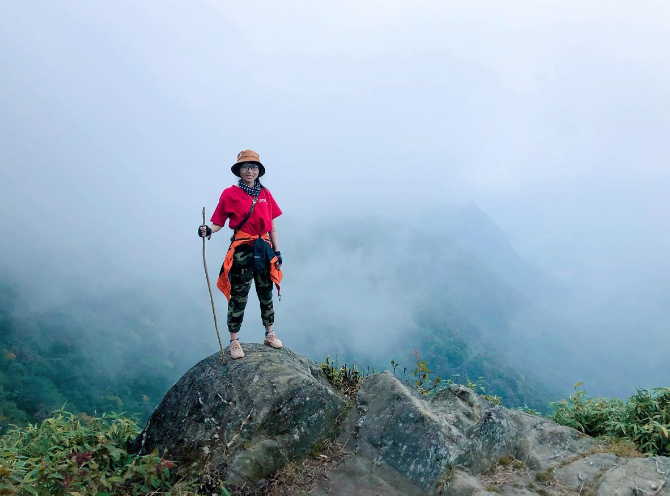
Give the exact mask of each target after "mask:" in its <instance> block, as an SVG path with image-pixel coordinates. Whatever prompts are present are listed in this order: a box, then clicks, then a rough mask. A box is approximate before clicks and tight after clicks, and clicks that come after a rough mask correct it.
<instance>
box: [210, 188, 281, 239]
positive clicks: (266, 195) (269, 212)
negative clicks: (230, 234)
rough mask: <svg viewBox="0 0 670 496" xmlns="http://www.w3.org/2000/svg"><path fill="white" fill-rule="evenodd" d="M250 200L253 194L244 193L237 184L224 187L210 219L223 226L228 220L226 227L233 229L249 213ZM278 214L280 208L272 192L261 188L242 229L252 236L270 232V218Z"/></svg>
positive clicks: (251, 200) (279, 213)
mask: <svg viewBox="0 0 670 496" xmlns="http://www.w3.org/2000/svg"><path fill="white" fill-rule="evenodd" d="M252 202H253V196H251V195H249V194H247V193H245V192H244V191H243V190H242V188H240V187H239V186H231V187H230V188H226V189H224V190H223V193H221V198H219V204H218V205H217V206H216V209H215V210H214V214H213V215H212V219H211V221H212V222H213V223H214V224H218V225H219V226H223V225H224V224H225V223H226V220H229V222H228V227H230V228H231V229H235V228H237V226H238V225H240V222H242V221H243V220H244V218H245V217H246V216H247V214H248V213H249V210H250V209H251V203H252ZM280 215H281V209H280V208H279V206H278V205H277V202H275V199H274V198H272V194H271V193H270V191H269V190H267V189H265V188H263V189H262V190H261V194H260V195H259V196H258V201H257V202H256V206H255V207H254V211H253V213H252V214H251V216H250V217H249V219H248V220H247V221H246V222H245V224H244V226H242V230H243V231H244V232H245V233H247V234H251V235H252V236H258V235H261V234H263V233H266V232H270V231H272V219H276V218H277V217H279V216H280Z"/></svg>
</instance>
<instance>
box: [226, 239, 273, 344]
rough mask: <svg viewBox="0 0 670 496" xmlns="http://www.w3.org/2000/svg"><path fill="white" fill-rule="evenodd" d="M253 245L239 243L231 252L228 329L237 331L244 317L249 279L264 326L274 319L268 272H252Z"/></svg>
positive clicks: (269, 324) (249, 286)
mask: <svg viewBox="0 0 670 496" xmlns="http://www.w3.org/2000/svg"><path fill="white" fill-rule="evenodd" d="M253 261H254V247H253V245H240V246H238V247H237V248H236V249H235V253H234V254H233V266H232V267H231V268H230V284H231V290H230V301H229V302H228V331H229V332H238V331H239V330H240V327H241V326H242V320H243V319H244V309H245V307H246V306H247V300H248V299H249V290H250V289H251V280H252V279H253V280H254V284H255V286H256V294H257V295H258V300H259V301H260V304H261V319H262V320H263V325H264V326H265V327H268V326H271V325H272V324H273V323H274V321H275V309H274V306H273V305H272V280H271V279H270V272H269V271H267V270H266V271H265V272H263V273H262V274H254V271H253V268H252V267H253Z"/></svg>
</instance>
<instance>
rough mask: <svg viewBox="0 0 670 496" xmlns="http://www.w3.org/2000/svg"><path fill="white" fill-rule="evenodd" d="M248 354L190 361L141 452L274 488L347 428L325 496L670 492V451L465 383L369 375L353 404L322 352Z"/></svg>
mask: <svg viewBox="0 0 670 496" xmlns="http://www.w3.org/2000/svg"><path fill="white" fill-rule="evenodd" d="M245 351H246V353H247V356H246V358H244V359H242V360H235V361H232V360H229V361H228V363H227V364H226V365H222V363H221V356H220V354H218V353H217V354H215V355H212V356H211V357H209V358H207V359H205V360H203V361H202V362H200V363H198V364H197V365H196V366H195V367H193V368H192V369H191V370H189V371H188V372H187V373H186V374H185V375H184V376H183V377H182V378H181V379H180V380H179V382H178V383H177V384H175V386H174V387H173V388H172V389H171V390H170V391H169V392H168V394H167V395H166V396H165V398H164V399H163V401H162V403H161V404H160V405H159V406H158V408H157V409H156V410H155V411H154V413H153V415H152V416H151V418H150V419H149V422H148V423H147V426H146V427H145V429H144V430H143V431H142V433H141V434H140V436H139V437H138V438H137V439H136V440H135V441H134V443H133V445H132V447H131V450H132V451H134V452H135V453H142V454H144V453H148V452H151V451H153V450H154V449H156V448H158V449H159V450H161V451H162V450H167V457H168V458H170V459H172V460H175V461H178V462H181V464H180V466H181V467H182V470H184V471H188V470H194V472H196V473H200V474H205V479H206V480H214V481H216V480H224V479H225V480H227V481H228V482H229V483H230V484H232V487H231V486H230V485H229V486H228V487H229V488H230V489H231V490H232V493H233V494H238V492H237V491H235V489H234V487H235V486H236V487H240V486H246V488H245V491H246V492H244V491H243V492H242V493H243V494H252V493H253V494H265V493H264V492H258V491H256V489H258V488H261V487H268V485H267V484H265V483H264V482H262V480H263V479H264V478H267V477H268V476H269V475H270V474H272V473H274V472H276V471H278V470H279V469H281V468H282V467H284V466H285V465H286V464H288V463H290V462H291V461H293V460H300V459H302V458H305V457H307V456H309V455H310V454H318V450H319V448H320V446H321V445H322V443H323V442H324V441H325V440H326V439H332V438H334V437H335V436H336V435H337V436H339V437H338V438H337V439H338V440H339V442H340V443H341V444H342V445H344V446H345V447H346V448H347V450H348V452H349V456H347V457H346V459H345V460H344V461H343V462H342V463H340V464H339V465H338V466H336V467H335V468H334V469H329V470H330V471H329V473H328V476H327V478H326V479H325V480H323V481H321V482H320V483H319V484H318V485H317V486H316V487H313V486H312V487H310V488H309V493H310V494H311V495H313V496H326V495H328V494H342V495H346V496H376V495H380V494H384V495H388V496H424V495H425V496H434V495H435V496H436V495H443V496H447V495H450V496H485V495H486V494H491V493H492V492H495V493H498V494H503V495H507V496H539V495H544V496H564V495H566V494H580V495H586V494H591V495H594V494H596V495H597V496H611V495H621V496H623V495H635V496H648V495H654V494H655V495H658V496H670V489H669V488H668V484H666V481H667V477H668V474H670V459H668V458H665V457H655V458H647V459H641V458H623V457H620V456H618V455H616V454H614V453H608V452H607V446H605V445H601V444H600V443H598V442H597V441H596V440H594V439H592V438H590V437H589V436H585V435H584V434H581V433H579V432H578V431H576V430H574V429H571V428H569V427H564V426H560V425H557V424H555V423H553V422H550V421H548V420H546V419H544V418H541V417H537V416H534V415H529V414H526V413H524V412H521V411H518V410H510V409H506V408H503V407H501V406H497V405H494V404H492V403H490V402H488V401H487V400H486V399H484V398H482V397H481V396H479V395H477V394H475V393H474V392H473V391H472V390H470V389H468V388H466V387H464V386H460V385H457V384H451V385H449V386H448V387H447V388H445V389H444V390H442V391H440V392H439V393H437V394H436V395H435V396H434V397H432V398H426V397H425V396H422V395H420V394H419V393H418V392H417V391H415V390H414V389H413V388H411V387H408V386H407V385H406V384H405V383H403V382H402V381H400V380H398V379H397V378H395V377H394V376H393V375H392V374H391V373H389V372H383V373H379V374H373V375H370V376H368V377H366V378H365V380H364V381H363V384H362V386H361V389H360V391H359V392H358V394H357V396H356V399H355V402H354V404H353V406H352V407H351V408H350V409H349V406H348V405H347V402H346V401H345V400H344V399H343V398H342V397H341V396H340V395H339V394H337V393H336V392H335V391H334V390H333V389H332V388H331V387H330V385H329V384H328V383H327V382H326V380H325V379H324V378H323V376H322V374H321V371H320V369H319V367H318V366H317V365H316V364H315V363H314V362H311V361H309V360H307V359H306V358H304V357H302V356H300V355H298V354H296V353H294V352H292V351H291V350H288V349H286V348H284V349H281V350H274V349H272V348H268V347H265V346H262V345H253V344H252V345H245ZM345 414H346V416H345ZM343 418H344V420H343ZM321 456H325V455H321ZM318 458H319V457H318V456H317V457H316V458H315V459H318ZM325 458H328V457H327V456H326V457H325ZM194 464H195V466H194ZM330 467H332V465H330ZM294 468H295V467H294ZM289 472H290V469H289ZM249 491H251V493H250V492H249ZM242 493H240V494H242ZM285 494H288V493H285ZM297 494H300V492H297Z"/></svg>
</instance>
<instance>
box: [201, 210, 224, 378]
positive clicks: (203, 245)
mask: <svg viewBox="0 0 670 496" xmlns="http://www.w3.org/2000/svg"><path fill="white" fill-rule="evenodd" d="M202 225H203V226H204V225H205V207H202ZM202 263H203V265H204V266H205V277H206V278H207V289H209V299H210V300H211V301H212V313H213V314H214V328H215V329H216V337H217V338H219V347H220V348H221V361H222V362H223V364H224V365H225V364H226V355H225V354H224V353H223V345H222V344H221V334H219V324H217V322H216V310H214V296H212V285H211V284H210V283H209V274H208V273H207V259H206V258H205V236H203V237H202Z"/></svg>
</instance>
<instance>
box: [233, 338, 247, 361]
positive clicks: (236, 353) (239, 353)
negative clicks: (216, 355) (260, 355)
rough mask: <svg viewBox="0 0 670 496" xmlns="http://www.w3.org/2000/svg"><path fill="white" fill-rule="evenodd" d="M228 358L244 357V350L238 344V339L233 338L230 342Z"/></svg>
mask: <svg viewBox="0 0 670 496" xmlns="http://www.w3.org/2000/svg"><path fill="white" fill-rule="evenodd" d="M230 358H232V359H233V360H235V359H237V358H244V350H242V345H241V344H240V340H239V339H233V340H232V341H231V342H230Z"/></svg>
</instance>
